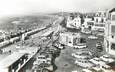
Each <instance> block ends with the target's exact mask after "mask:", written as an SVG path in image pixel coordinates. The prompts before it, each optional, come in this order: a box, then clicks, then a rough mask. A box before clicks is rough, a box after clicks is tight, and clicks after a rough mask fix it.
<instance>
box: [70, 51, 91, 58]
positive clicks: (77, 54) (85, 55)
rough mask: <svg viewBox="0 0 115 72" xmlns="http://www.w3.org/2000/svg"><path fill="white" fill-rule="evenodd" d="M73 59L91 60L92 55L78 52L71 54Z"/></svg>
mask: <svg viewBox="0 0 115 72" xmlns="http://www.w3.org/2000/svg"><path fill="white" fill-rule="evenodd" d="M71 55H72V56H73V57H75V58H78V59H90V58H91V55H90V53H88V52H76V53H72V54H71Z"/></svg>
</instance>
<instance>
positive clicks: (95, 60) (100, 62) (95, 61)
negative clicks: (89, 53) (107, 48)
mask: <svg viewBox="0 0 115 72" xmlns="http://www.w3.org/2000/svg"><path fill="white" fill-rule="evenodd" d="M89 61H90V62H92V63H94V64H96V65H105V64H106V63H105V62H104V61H103V60H101V59H100V58H97V57H95V58H93V59H90V60H89Z"/></svg>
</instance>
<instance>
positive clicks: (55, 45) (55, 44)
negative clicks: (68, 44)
mask: <svg viewBox="0 0 115 72" xmlns="http://www.w3.org/2000/svg"><path fill="white" fill-rule="evenodd" d="M53 46H54V47H56V48H59V49H64V48H65V46H64V45H63V44H60V43H58V42H55V43H53Z"/></svg>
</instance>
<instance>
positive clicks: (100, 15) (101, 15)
mask: <svg viewBox="0 0 115 72" xmlns="http://www.w3.org/2000/svg"><path fill="white" fill-rule="evenodd" d="M106 21H107V19H106V12H105V11H100V12H97V13H96V15H95V17H94V26H93V27H92V30H99V31H105V24H106Z"/></svg>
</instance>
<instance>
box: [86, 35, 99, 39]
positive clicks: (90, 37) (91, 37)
mask: <svg viewBox="0 0 115 72" xmlns="http://www.w3.org/2000/svg"><path fill="white" fill-rule="evenodd" d="M88 38H89V39H98V37H97V36H94V35H90V36H88Z"/></svg>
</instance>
